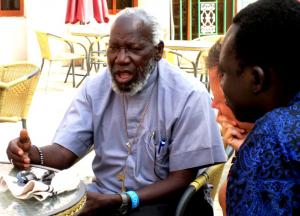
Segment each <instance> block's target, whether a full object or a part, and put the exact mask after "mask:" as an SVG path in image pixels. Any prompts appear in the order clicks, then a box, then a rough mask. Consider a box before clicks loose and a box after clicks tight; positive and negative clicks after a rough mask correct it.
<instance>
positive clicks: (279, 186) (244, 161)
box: [226, 92, 300, 216]
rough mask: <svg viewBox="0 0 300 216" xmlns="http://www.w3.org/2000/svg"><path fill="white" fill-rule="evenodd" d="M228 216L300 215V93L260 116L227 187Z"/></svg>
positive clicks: (231, 171)
mask: <svg viewBox="0 0 300 216" xmlns="http://www.w3.org/2000/svg"><path fill="white" fill-rule="evenodd" d="M226 200H227V215H229V216H231V215H239V216H242V215H247V216H251V215H259V216H265V215H284V216H289V215H300V92H298V94H297V95H296V96H295V97H294V99H293V100H292V101H291V102H290V103H289V105H288V106H287V107H281V108H278V109H275V110H273V111H271V112H269V113H267V114H266V115H264V116H263V117H262V118H261V119H259V120H258V121H257V122H256V124H255V127H254V129H253V131H252V132H251V133H250V134H249V135H248V138H247V139H246V141H245V142H244V144H243V145H242V146H241V148H240V150H239V151H238V154H237V160H236V161H235V163H234V164H233V165H232V167H231V170H230V175H229V181H228V186H227V194H226Z"/></svg>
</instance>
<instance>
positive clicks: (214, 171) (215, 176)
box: [175, 146, 234, 216]
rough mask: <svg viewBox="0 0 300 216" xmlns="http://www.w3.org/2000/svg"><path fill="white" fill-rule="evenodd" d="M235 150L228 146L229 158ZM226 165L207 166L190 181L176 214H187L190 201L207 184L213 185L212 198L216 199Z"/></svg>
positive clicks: (179, 215) (181, 215) (177, 215)
mask: <svg viewBox="0 0 300 216" xmlns="http://www.w3.org/2000/svg"><path fill="white" fill-rule="evenodd" d="M233 152H234V149H233V148H232V147H231V146H227V147H226V153H227V157H228V160H229V159H230V158H231V156H232V155H233ZM224 166H225V163H222V164H217V165H213V166H211V167H207V168H206V169H205V170H204V171H203V172H201V174H200V175H199V176H198V177H197V178H196V179H195V180H194V181H193V182H192V183H190V185H189V186H188V187H187V189H186V190H185V192H184V193H183V195H182V196H181V199H180V201H179V202H178V205H177V209H176V213H175V216H183V215H185V212H186V211H187V210H188V208H189V207H190V203H191V202H192V200H193V198H194V197H195V196H196V194H197V193H198V192H199V191H200V188H202V187H204V186H205V185H206V184H210V185H212V186H213V188H212V190H211V192H210V195H211V198H212V200H214V198H215V195H216V193H217V189H218V185H219V183H220V179H221V176H222V173H223V169H224ZM192 212H195V210H193V211H192Z"/></svg>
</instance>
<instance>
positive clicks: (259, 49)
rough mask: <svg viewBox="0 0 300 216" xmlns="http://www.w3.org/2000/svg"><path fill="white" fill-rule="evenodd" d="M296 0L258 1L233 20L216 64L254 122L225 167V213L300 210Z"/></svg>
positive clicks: (231, 96)
mask: <svg viewBox="0 0 300 216" xmlns="http://www.w3.org/2000/svg"><path fill="white" fill-rule="evenodd" d="M299 40H300V3H299V1H297V0H258V1H257V2H255V3H253V4H250V5H248V6H247V7H246V8H244V9H243V10H241V11H240V12H239V13H238V14H237V15H236V16H235V17H234V19H233V24H232V25H231V27H230V28H229V30H228V32H227V33H226V36H225V40H224V43H223V45H222V49H221V54H220V62H219V71H220V73H221V76H222V78H221V86H222V88H223V91H224V94H225V97H226V101H227V104H228V105H229V107H230V108H231V109H232V110H233V113H234V115H235V117H236V118H237V119H238V120H239V121H247V122H255V125H254V128H253V130H252V131H251V132H250V133H249V134H248V136H247V138H246V140H245V142H244V143H243V144H242V145H241V147H240V149H239V150H238V152H237V159H236V161H235V163H234V164H233V165H232V167H231V169H230V173H229V179H228V186H227V193H226V208H227V215H230V216H231V215H239V216H243V215H247V216H249V215H260V216H261V215H284V216H287V215H300V67H299V55H297V54H295V53H297V52H299V50H300V41H299Z"/></svg>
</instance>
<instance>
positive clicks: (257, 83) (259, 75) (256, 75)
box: [251, 66, 266, 94]
mask: <svg viewBox="0 0 300 216" xmlns="http://www.w3.org/2000/svg"><path fill="white" fill-rule="evenodd" d="M251 74H252V83H251V85H252V92H253V93H254V94H257V93H260V92H261V91H262V90H263V89H264V88H265V87H266V86H265V85H266V73H265V71H264V70H263V69H262V68H261V67H259V66H254V67H252V70H251Z"/></svg>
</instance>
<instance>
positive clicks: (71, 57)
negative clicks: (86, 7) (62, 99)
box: [36, 31, 90, 87]
mask: <svg viewBox="0 0 300 216" xmlns="http://www.w3.org/2000/svg"><path fill="white" fill-rule="evenodd" d="M36 36H37V40H38V43H39V46H40V51H41V55H42V64H41V71H42V70H43V66H44V62H45V59H46V60H48V61H49V70H48V74H49V73H50V68H51V63H52V62H53V61H70V65H69V69H68V72H67V75H66V78H65V81H64V82H65V83H66V82H67V80H68V76H69V75H72V77H73V87H78V86H79V84H78V85H77V86H76V84H75V75H77V76H85V74H76V73H75V61H76V60H81V61H82V62H84V60H86V61H87V62H86V65H87V71H88V72H89V70H90V69H89V62H88V59H87V58H86V57H87V49H86V48H85V46H84V45H83V44H81V43H80V42H78V41H75V40H72V39H70V38H65V37H61V36H58V35H54V34H50V33H47V32H41V31H36ZM54 41H56V42H60V43H63V44H64V45H68V47H69V51H63V52H57V51H56V52H55V51H54V47H53V46H51V45H52V44H51V42H54ZM76 44H77V45H79V46H80V47H82V48H83V50H84V54H82V53H75V49H74V45H76Z"/></svg>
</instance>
